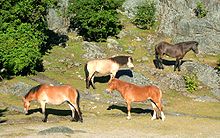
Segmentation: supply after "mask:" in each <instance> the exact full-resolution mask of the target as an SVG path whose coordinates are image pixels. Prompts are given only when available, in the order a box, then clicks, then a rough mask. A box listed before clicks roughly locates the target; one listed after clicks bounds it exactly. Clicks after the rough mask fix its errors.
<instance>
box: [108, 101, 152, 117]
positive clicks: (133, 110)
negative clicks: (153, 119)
mask: <svg viewBox="0 0 220 138" xmlns="http://www.w3.org/2000/svg"><path fill="white" fill-rule="evenodd" d="M113 109H117V110H120V111H122V112H123V113H126V114H127V113H128V110H127V107H125V106H120V105H114V104H113V105H110V106H109V107H108V108H107V110H113ZM131 113H136V114H149V113H150V114H151V115H153V110H151V109H142V108H131Z"/></svg>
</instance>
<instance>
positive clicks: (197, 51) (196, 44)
mask: <svg viewBox="0 0 220 138" xmlns="http://www.w3.org/2000/svg"><path fill="white" fill-rule="evenodd" d="M198 45H199V43H198V42H196V41H193V44H192V51H193V52H194V53H196V54H198V53H199V49H198Z"/></svg>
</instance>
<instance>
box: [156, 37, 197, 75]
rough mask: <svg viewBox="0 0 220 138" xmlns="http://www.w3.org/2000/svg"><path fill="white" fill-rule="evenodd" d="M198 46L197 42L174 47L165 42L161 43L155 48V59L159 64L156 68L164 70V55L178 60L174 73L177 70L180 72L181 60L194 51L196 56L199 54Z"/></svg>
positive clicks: (183, 43) (178, 44)
mask: <svg viewBox="0 0 220 138" xmlns="http://www.w3.org/2000/svg"><path fill="white" fill-rule="evenodd" d="M198 44H199V43H198V42H196V41H187V42H180V43H177V44H174V45H173V44H170V43H167V42H164V41H162V42H160V43H159V44H157V45H156V46H155V58H156V61H157V64H158V65H156V68H159V69H164V67H163V65H162V57H163V55H167V56H169V57H172V58H176V62H175V65H174V71H176V68H178V71H180V65H181V60H182V59H183V57H184V56H185V55H186V53H187V52H189V51H190V50H192V51H193V52H194V53H196V54H198V53H199V51H198Z"/></svg>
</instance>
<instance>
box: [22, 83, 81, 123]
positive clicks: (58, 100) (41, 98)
mask: <svg viewBox="0 0 220 138" xmlns="http://www.w3.org/2000/svg"><path fill="white" fill-rule="evenodd" d="M22 99H23V103H24V112H25V114H28V110H29V107H30V102H31V101H33V100H36V101H38V102H39V103H40V105H41V109H42V113H43V115H44V118H43V120H42V121H43V122H47V116H48V115H47V114H46V110H45V109H46V104H53V105H60V104H62V103H64V102H67V103H68V105H69V107H70V109H71V110H72V121H80V122H83V119H82V115H81V114H82V113H81V111H80V107H79V99H80V95H79V92H78V90H77V89H75V88H73V87H71V86H70V85H61V86H52V85H48V84H40V85H38V86H35V87H33V88H31V89H30V90H29V92H28V93H27V94H26V95H25V96H24V97H22ZM75 110H76V112H77V114H78V117H79V118H78V120H76V119H75Z"/></svg>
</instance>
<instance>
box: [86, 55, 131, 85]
mask: <svg viewBox="0 0 220 138" xmlns="http://www.w3.org/2000/svg"><path fill="white" fill-rule="evenodd" d="M124 65H127V66H128V67H129V68H131V69H132V68H134V65H133V59H132V57H131V56H115V57H111V58H107V59H94V60H90V61H88V62H87V63H86V64H85V66H84V71H85V76H86V88H87V89H89V87H90V85H92V87H93V89H95V85H94V77H95V76H98V77H101V76H106V75H111V78H114V77H115V75H116V73H117V71H118V70H119V68H120V67H121V66H124ZM110 80H111V79H110Z"/></svg>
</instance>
